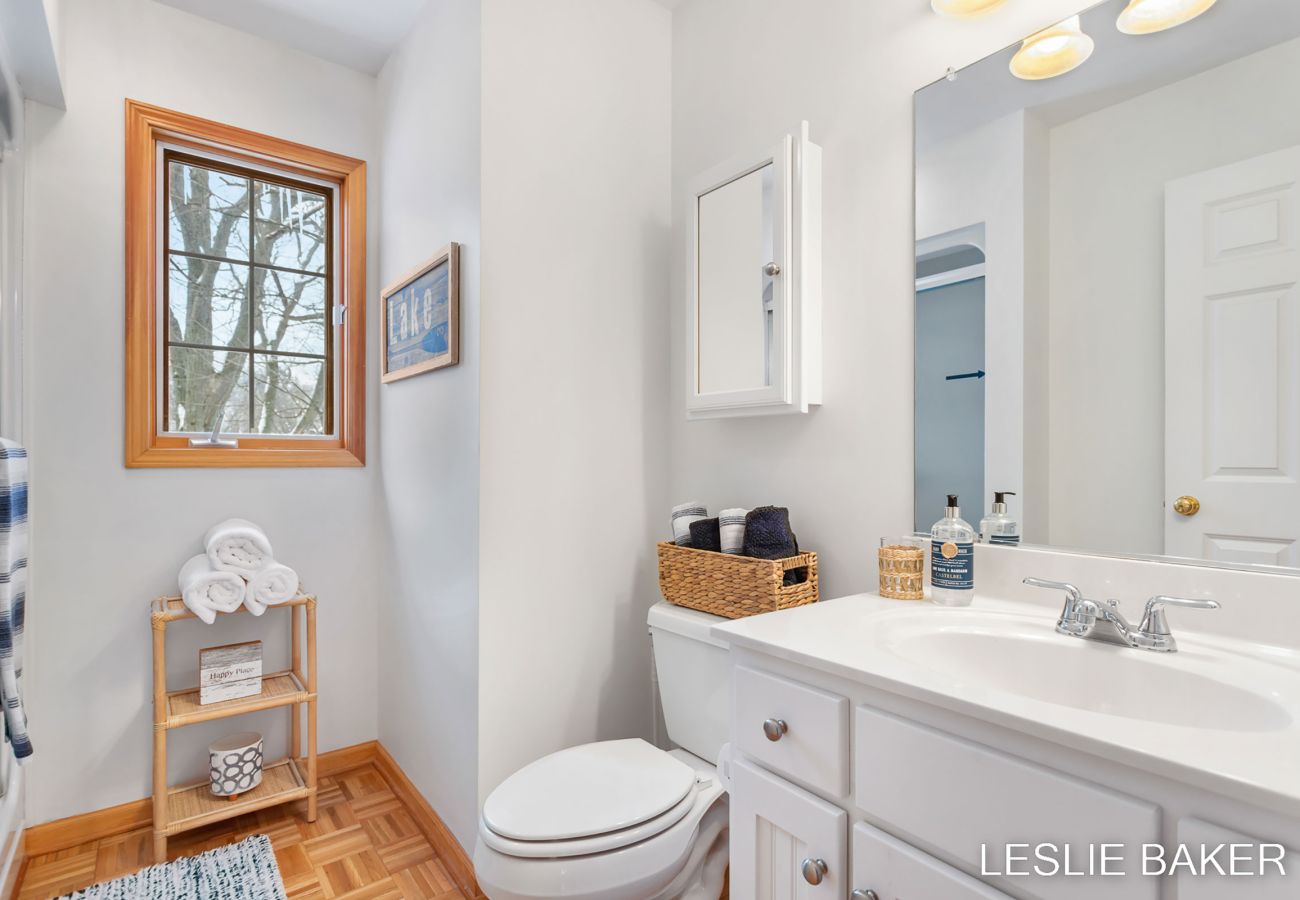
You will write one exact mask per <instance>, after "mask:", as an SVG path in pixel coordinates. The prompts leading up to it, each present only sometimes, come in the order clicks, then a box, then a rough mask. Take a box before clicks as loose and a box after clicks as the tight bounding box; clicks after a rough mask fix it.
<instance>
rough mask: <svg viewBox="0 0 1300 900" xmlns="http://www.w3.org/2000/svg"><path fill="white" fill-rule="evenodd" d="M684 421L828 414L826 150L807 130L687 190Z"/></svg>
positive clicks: (735, 162) (723, 167)
mask: <svg viewBox="0 0 1300 900" xmlns="http://www.w3.org/2000/svg"><path fill="white" fill-rule="evenodd" d="M687 202H688V207H687V208H688V210H689V215H688V219H687V222H688V226H689V244H688V247H687V250H688V254H689V256H688V260H689V265H688V278H689V280H688V283H687V285H686V292H685V297H686V304H685V305H686V310H685V312H686V316H685V320H686V323H687V330H688V333H687V336H686V339H687V343H686V346H687V349H688V352H687V367H688V368H687V373H686V415H687V417H688V418H692V419H699V418H713V417H720V416H761V415H772V414H777V413H806V412H808V411H809V408H810V407H811V406H813V405H815V404H819V403H821V381H822V363H821V290H822V278H821V148H820V147H818V146H817V145H816V144H814V143H812V142H811V141H810V140H809V139H808V123H807V122H804V123H803V124H802V126H801V127H800V129H799V132H798V133H797V134H788V135H784V136H782V137H781V138H780V139H779V140H778V141H776V142H775V143H770V144H764V145H763V146H761V147H758V148H755V149H753V150H751V151H749V152H746V153H743V154H741V155H739V156H737V157H735V158H733V159H731V160H729V161H727V162H725V163H722V164H720V165H718V166H715V167H714V168H712V169H710V170H709V171H707V172H704V173H702V174H700V175H699V176H697V177H696V178H694V179H692V181H691V185H690V195H689V197H688V199H687Z"/></svg>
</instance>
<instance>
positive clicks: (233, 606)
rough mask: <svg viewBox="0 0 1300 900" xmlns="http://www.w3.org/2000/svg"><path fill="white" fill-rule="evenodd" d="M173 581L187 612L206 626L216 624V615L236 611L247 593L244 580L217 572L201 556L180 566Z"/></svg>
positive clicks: (228, 573) (209, 561)
mask: <svg viewBox="0 0 1300 900" xmlns="http://www.w3.org/2000/svg"><path fill="white" fill-rule="evenodd" d="M176 581H177V584H178V585H179V587H180V589H181V600H183V601H184V602H185V605H186V606H187V607H188V608H189V610H190V612H192V613H194V615H196V616H198V617H199V618H200V619H202V620H203V621H204V622H206V623H207V624H209V625H211V624H212V623H213V622H215V621H216V620H217V613H219V612H223V613H230V612H234V611H235V610H237V609H239V604H241V603H243V602H244V596H245V595H246V594H247V593H248V585H247V584H245V583H244V579H242V578H240V577H239V576H238V575H236V574H235V573H234V572H218V571H217V570H216V569H214V568H212V562H211V560H209V559H208V558H207V556H205V555H204V554H202V553H200V554H199V555H198V556H194V557H191V558H190V561H189V562H187V563H186V564H185V565H183V566H181V573H180V575H179V576H177V579H176Z"/></svg>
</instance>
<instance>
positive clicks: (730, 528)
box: [718, 507, 749, 554]
mask: <svg viewBox="0 0 1300 900" xmlns="http://www.w3.org/2000/svg"><path fill="white" fill-rule="evenodd" d="M747 515H749V510H747V509H740V508H739V507H736V508H734V509H724V510H723V511H722V512H720V513H718V533H719V535H720V536H721V538H722V552H723V553H734V554H739V553H740V552H741V551H742V550H744V548H745V516H747Z"/></svg>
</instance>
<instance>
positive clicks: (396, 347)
mask: <svg viewBox="0 0 1300 900" xmlns="http://www.w3.org/2000/svg"><path fill="white" fill-rule="evenodd" d="M380 307H381V309H382V310H383V319H384V346H383V354H382V357H383V358H382V364H383V381H384V383H385V384H387V383H388V382H390V381H397V380H398V379H400V378H409V377H410V376H412V375H419V374H420V373H421V372H431V371H433V370H434V369H441V368H444V367H446V366H454V365H456V363H458V362H460V245H459V244H455V243H452V244H448V245H447V246H445V247H443V248H442V249H441V250H439V251H438V252H437V253H436V254H434V256H433V257H432V258H430V259H427V260H425V261H424V263H423V264H421V265H420V267H419V268H417V269H416V270H414V271H413V272H409V273H407V274H406V275H403V276H402V277H401V278H400V279H399V280H398V281H396V282H394V283H393V284H391V285H389V286H388V287H387V288H386V289H385V290H384V293H383V295H382V296H381V298H380Z"/></svg>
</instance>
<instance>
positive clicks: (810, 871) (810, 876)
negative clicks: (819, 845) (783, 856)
mask: <svg viewBox="0 0 1300 900" xmlns="http://www.w3.org/2000/svg"><path fill="white" fill-rule="evenodd" d="M799 871H800V872H802V873H803V880H804V881H806V882H808V883H809V884H821V883H822V879H823V878H825V877H826V873H827V872H828V871H830V870H829V869H828V868H827V867H826V860H824V859H813V858H811V857H809V858H808V859H805V860H804V861H803V865H801V866H800V867H799Z"/></svg>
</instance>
